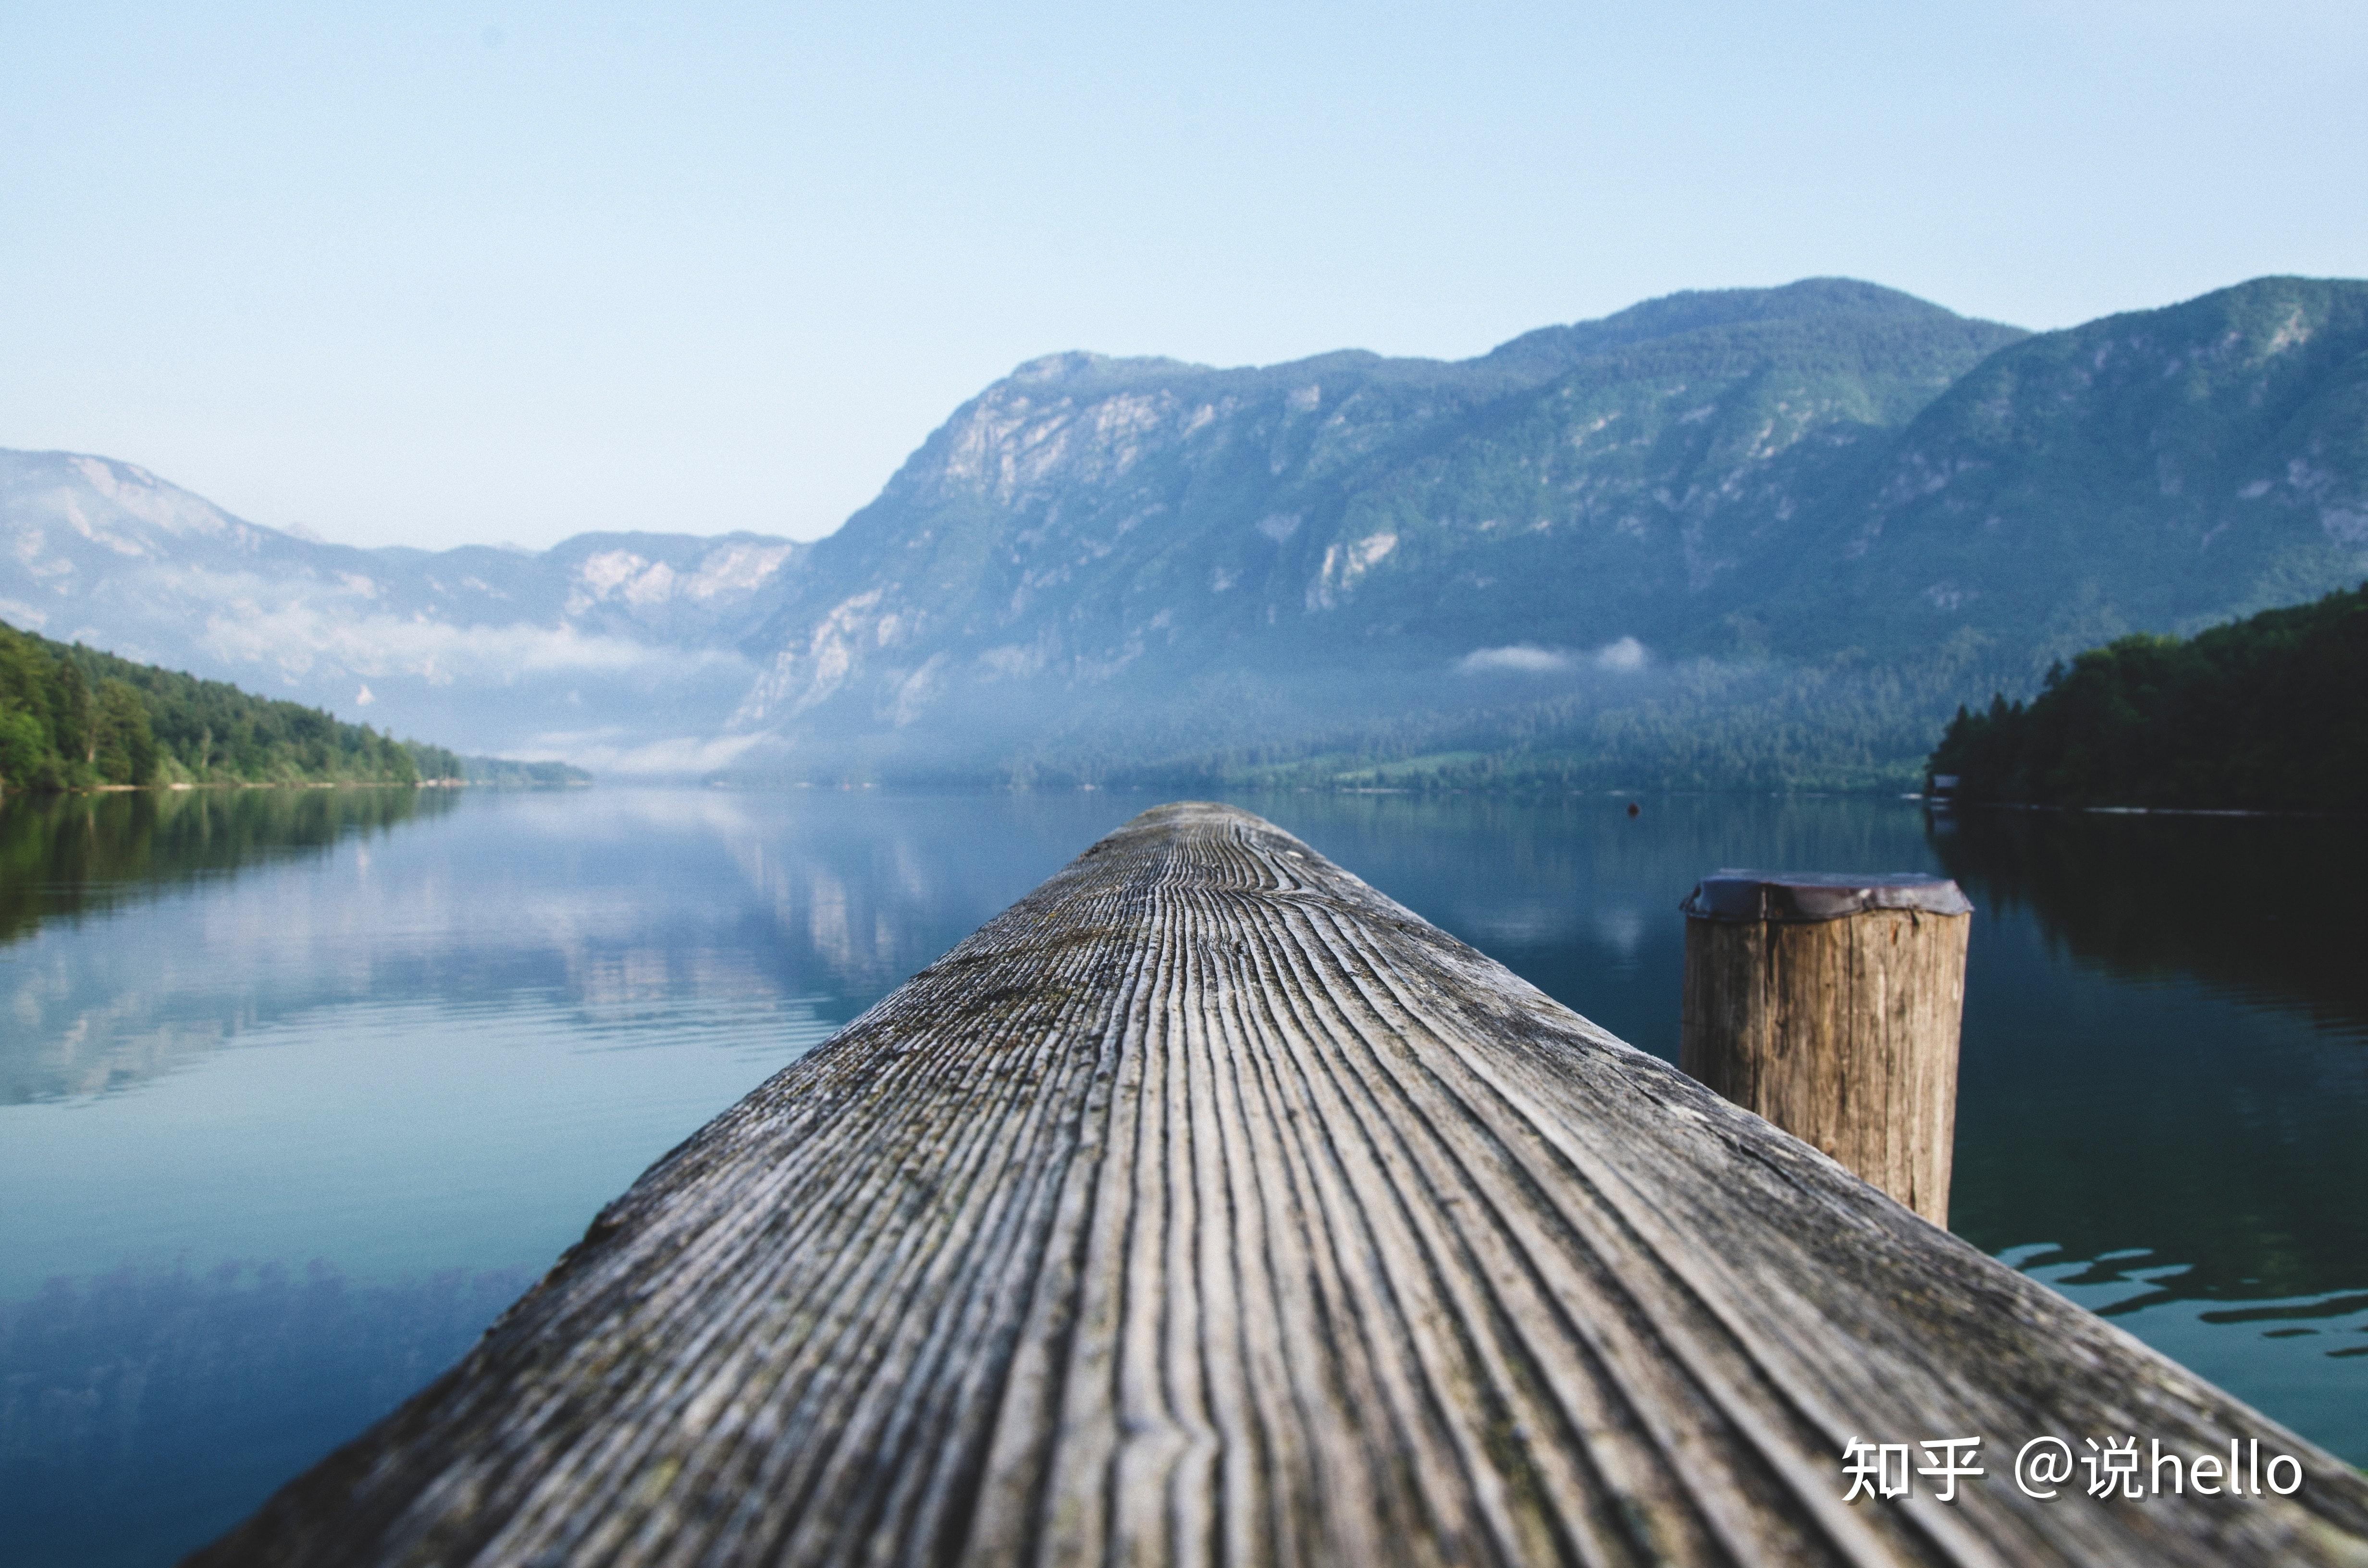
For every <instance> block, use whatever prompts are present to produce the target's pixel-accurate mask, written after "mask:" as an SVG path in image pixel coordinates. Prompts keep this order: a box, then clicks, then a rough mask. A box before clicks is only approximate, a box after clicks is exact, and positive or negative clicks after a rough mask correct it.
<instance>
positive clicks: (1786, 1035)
mask: <svg viewBox="0 0 2368 1568" xmlns="http://www.w3.org/2000/svg"><path fill="white" fill-rule="evenodd" d="M1679 908H1680V909H1682V910H1683V911H1684V912H1685V915H1686V971H1685V990H1684V996H1683V1001H1682V1004H1681V1006H1680V1011H1679V1027H1678V1062H1679V1066H1680V1067H1682V1068H1683V1069H1684V1070H1685V1071H1686V1072H1687V1073H1688V1074H1691V1075H1692V1076H1693V1077H1695V1078H1696V1079H1699V1080H1700V1081H1701V1082H1702V1084H1704V1085H1708V1086H1709V1087H1710V1088H1712V1089H1714V1090H1716V1091H1717V1092H1718V1093H1719V1094H1721V1095H1723V1096H1725V1097H1726V1098H1728V1099H1730V1100H1732V1101H1734V1102H1735V1103H1736V1104H1737V1105H1739V1106H1742V1107H1743V1108H1746V1109H1747V1110H1751V1111H1756V1112H1758V1113H1759V1115H1761V1116H1764V1117H1766V1118H1767V1119H1769V1120H1770V1121H1772V1122H1774V1123H1775V1124H1776V1125H1777V1126H1779V1127H1782V1129H1784V1131H1787V1132H1790V1133H1792V1134H1793V1136H1794V1137H1796V1138H1799V1139H1802V1140H1803V1141H1804V1142H1808V1143H1811V1144H1814V1145H1815V1146H1816V1147H1817V1148H1818V1149H1820V1150H1822V1151H1823V1152H1825V1153H1827V1154H1830V1155H1831V1156H1833V1157H1834V1158H1835V1159H1837V1160H1839V1161H1840V1162H1841V1163H1842V1164H1843V1165H1847V1166H1849V1167H1850V1169H1851V1170H1853V1171H1855V1172H1857V1173H1858V1174H1859V1175H1860V1176H1863V1177H1865V1178H1866V1179H1867V1180H1868V1181H1870V1182H1873V1184H1874V1185H1875V1186H1877V1187H1881V1188H1882V1189H1883V1190H1884V1191H1885V1192H1887V1193H1889V1194H1890V1195H1891V1196H1892V1197H1894V1198H1896V1199H1898V1200H1899V1201H1900V1202H1902V1203H1904V1204H1906V1205H1907V1207H1908V1208H1910V1209H1912V1210H1915V1211H1916V1212H1917V1213H1918V1214H1920V1215H1922V1216H1923V1217H1924V1218H1925V1219H1927V1220H1930V1221H1932V1222H1933V1223H1934V1224H1936V1225H1946V1224H1947V1223H1948V1222H1949V1168H1950V1158H1951V1154H1952V1149H1953V1145H1954V1142H1955V1134H1956V1117H1957V1033H1958V1024H1959V1020H1960V1018H1961V1017H1962V1015H1963V1013H1964V997H1965V942H1966V937H1967V936H1968V934H1969V932H1970V930H1971V927H1972V925H1973V922H1972V919H1971V916H1972V915H1973V908H1974V906H1973V904H1972V903H1969V902H1967V900H1966V898H1965V895H1964V892H1962V891H1960V890H1959V888H1958V887H1957V884H1956V883H1954V882H1952V881H1949V880H1948V879H1947V878H1945V877H1931V876H1923V875H1916V874H1901V875H1884V876H1863V875H1855V874H1850V873H1834V872H1804V873H1794V872H1781V873H1780V872H1764V871H1734V870H1723V871H1720V872H1719V873H1718V874H1717V875H1715V876H1710V877H1704V878H1703V879H1702V881H1701V882H1700V883H1699V884H1697V885H1696V887H1695V888H1694V891H1693V892H1692V894H1691V896H1689V897H1688V898H1687V899H1686V901H1685V903H1682V904H1680V905H1679Z"/></svg>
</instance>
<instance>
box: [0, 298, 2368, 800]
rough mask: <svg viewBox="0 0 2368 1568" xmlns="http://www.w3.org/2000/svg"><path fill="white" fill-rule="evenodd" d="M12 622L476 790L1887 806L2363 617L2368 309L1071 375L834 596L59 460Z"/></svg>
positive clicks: (1893, 313)
mask: <svg viewBox="0 0 2368 1568" xmlns="http://www.w3.org/2000/svg"><path fill="white" fill-rule="evenodd" d="M127 498H128V499H127ZM0 529H5V530H7V531H10V532H12V533H13V535H14V540H15V544H16V548H15V550H14V551H13V552H12V554H11V555H10V557H9V558H8V559H6V560H5V561H0V619H6V618H8V617H10V616H11V615H14V616H16V617H17V618H19V619H30V620H31V621H32V623H33V624H35V625H37V626H38V627H39V628H40V630H42V631H46V632H47V633H48V634H49V635H51V636H53V637H73V636H83V637H85V638H86V639H87V640H89V641H92V642H98V643H101V644H103V645H107V646H112V647H117V648H119V649H120V650H122V651H125V652H129V653H136V655H137V656H139V657H142V658H148V659H156V660H161V661H163V662H167V663H170V662H173V661H175V660H176V659H183V660H186V661H188V663H190V665H191V666H192V667H194V668H198V669H199V670H200V671H201V672H202V673H205V674H209V675H218V676H226V677H228V678H233V679H237V680H241V681H243V682H245V683H246V684H248V685H250V686H255V687H258V688H260V689H267V690H274V691H279V692H286V693H287V694H290V695H299V694H301V695H303V696H305V697H306V698H307V699H308V700H319V701H324V702H328V703H329V704H330V705H332V706H334V707H336V709H337V710H339V711H340V712H341V713H344V714H345V715H346V716H347V717H357V716H365V717H372V718H380V719H381V721H382V720H383V719H384V718H392V717H394V716H396V715H397V713H398V711H399V714H400V718H401V722H402V724H403V726H404V728H405V729H406V730H407V731H408V732H409V733H417V734H421V735H426V736H431V737H433V738H435V739H437V740H438V741H443V742H446V743H448V744H459V745H463V746H467V747H471V748H472V749H486V750H495V749H504V750H511V751H520V750H529V749H537V748H539V749H541V750H543V751H547V752H552V753H556V754H558V755H563V756H572V757H575V759H577V760H584V761H590V762H592V763H594V764H595V765H596V766H597V765H598V764H599V763H600V762H602V761H604V760H606V759H607V756H612V755H613V754H614V753H615V752H616V751H617V750H618V749H620V747H622V746H624V745H626V744H641V745H643V746H644V747H645V748H648V749H644V751H643V754H642V755H643V758H644V759H645V760H647V759H660V760H663V759H667V758H671V759H675V760H677V761H679V762H680V763H682V764H684V765H686V766H689V765H692V764H700V763H712V762H720V761H723V760H724V759H726V758H732V759H736V760H735V762H734V766H735V767H738V768H740V769H741V770H743V771H748V772H755V773H764V774H770V775H773V776H779V777H794V778H814V779H817V780H822V779H829V778H839V777H845V776H849V775H861V776H865V777H890V778H893V777H926V776H952V777H961V778H1029V777H1036V778H1080V779H1093V778H1105V779H1123V778H1138V779H1144V780H1149V779H1151V778H1158V779H1161V780H1163V781H1169V782H1179V781H1188V780H1190V778H1197V777H1206V776H1211V775H1224V776H1232V777H1240V776H1243V775H1244V774H1246V773H1247V774H1262V775H1263V776H1266V777H1269V778H1281V779H1291V778H1304V779H1309V780H1315V779H1330V778H1338V777H1340V776H1341V775H1342V774H1344V773H1347V774H1350V775H1354V776H1360V777H1365V778H1372V779H1376V780H1389V779H1392V778H1400V779H1409V780H1411V779H1429V780H1433V781H1450V782H1453V781H1468V782H1484V781H1487V780H1492V779H1494V780H1504V779H1507V778H1529V779H1531V780H1534V781H1538V782H1543V783H1556V782H1559V783H1564V784H1570V785H1582V784H1588V783H1635V784H1644V783H1652V782H1662V783H1696V784H1721V783H1727V784H1734V783H1751V784H1782V783H1792V784H1803V783H1833V784H1860V785H1863V784H1870V783H1876V782H1880V781H1883V780H1886V779H1894V778H1898V779H1905V778H1909V777H1912V776H1913V775H1914V773H1915V770H1916V767H1917V765H1918V762H1919V761H1920V759H1921V758H1922V756H1924V754H1925V753H1926V752H1927V751H1928V750H1929V749H1930V745H1931V744H1932V741H1933V739H1934V738H1935V736H1936V735H1937V734H1938V733H1939V729H1940V726H1941V722H1943V721H1944V720H1945V719H1946V717H1947V715H1948V714H1949V713H1950V712H1951V711H1952V710H1953V709H1954V708H1955V706H1956V704H1957V703H1958V702H1959V701H1962V700H1973V701H1986V700H1987V698H1988V696H1989V693H1990V692H1991V691H1992V690H1993V689H1998V688H2001V687H2002V688H2005V689H2007V690H2009V692H2014V693H2021V692H2026V691H2028V690H2031V689H2032V688H2034V687H2036V685H2037V682H2038V679H2039V677H2040V676H2041V675H2042V674H2043V673H2044V669H2045V668H2046V666H2047V665H2048V663H2049V662H2050V661H2051V660H2053V659H2055V658H2056V657H2060V656H2063V655H2066V654H2068V653H2072V652H2075V651H2077V650H2078V649H2080V648H2083V647H2087V646H2090V645H2092V644H2094V643H2097V642H2102V641H2105V640H2107V639H2108V638H2110V637H2112V636H2114V635H2117V634H2120V633H2122V632H2124V631H2135V630H2158V631H2192V630H2195V629H2197V628H2198V627H2200V626H2202V625H2204V624H2208V623H2210V622H2212V621H2214V620H2217V619H2226V618H2228V617H2231V616H2234V615H2237V614H2242V613H2247V612H2249V611H2251V610H2254V609H2258V608H2263V607H2265V606H2271V605H2278V604H2287V603H2294V602H2299V601H2301V600H2304V599H2307V598H2311V597H2317V595H2319V594H2322V593H2325V592H2327V591H2328V590H2329V589H2332V588H2335V587H2339V586H2345V585H2350V584H2351V583H2354V582H2356V581H2358V580H2359V579H2360V578H2361V577H2362V576H2363V575H2368V284H2362V283H2359V282H2342V281H2335V282H2327V281H2310V280H2305V279H2294V278H2265V279H2260V280H2258V281H2256V282H2252V283H2248V284H2244V285H2241V286H2239V287H2237V288H2235V289H2230V290H2223V291H2221V292H2219V293H2215V294H2213V295H2209V296H2206V297H2205V298H2203V299H2201V300H2196V301H2190V302H2189V303H2186V304H2183V305H2179V306H2175V307H2171V308H2169V309H2166V310H2159V311H2150V312H2136V313H2133V314H2130V315H2123V316H2115V317H2112V318H2109V319H2107V320H2104V321H2100V322H2095V323H2091V324H2088V325H2085V326H2082V327H2078V328H2075V329H2072V330H2069V331H2066V332H2056V333H2047V334H2043V335H2026V334H2023V333H2021V332H2020V331H2018V330H2017V329H2015V328H2012V327H2007V326H2000V325H1998V324H1993V323H1987V322H1979V321H1970V320H1967V319H1964V318H1963V317H1959V316H1956V315H1953V314H1952V313H1951V312H1947V311H1944V310H1942V309H1941V308H1939V307H1937V306H1934V305H1930V304H1928V303H1925V302H1924V301H1918V300H1916V299H1912V298H1910V297H1909V296H1907V295H1905V294H1901V293H1897V292H1896V291H1894V290H1885V289H1880V288H1876V287H1873V285H1869V284H1864V283H1856V282H1850V281H1848V280H1842V279H1830V278H1820V279H1811V280H1808V281H1805V282H1801V283H1796V284H1793V285H1791V286H1789V287H1786V288H1782V289H1771V290H1724V291H1718V292H1708V293H1690V294H1679V295H1673V296H1671V297H1669V298H1668V299H1663V300H1656V301H1650V302H1647V303H1645V304H1642V305H1638V306H1636V307H1634V309H1632V310H1628V311H1623V312H1620V313H1619V314H1617V315H1613V316H1610V317H1607V318H1605V319H1603V320H1601V321H1596V322H1585V323H1580V324H1576V325H1568V326H1556V327H1548V328H1545V329H1543V330H1541V331H1538V332H1533V333H1530V334H1528V335H1523V336H1521V337H1518V338H1515V339H1514V340H1512V341H1511V342H1509V343H1507V344H1505V345H1503V346H1502V347H1498V348H1497V349H1496V350H1494V351H1493V352H1491V353H1489V354H1486V355H1483V356H1481V357H1479V358H1474V359H1469V360H1463V361H1460V362H1454V363H1447V362H1441V361H1436V360H1421V359H1387V358H1380V357H1378V356H1375V355H1372V354H1365V353H1359V352H1342V353H1337V354H1329V355H1325V356H1321V357H1319V358H1314V359H1307V360H1303V361H1300V362H1298V363H1295V364H1290V365H1281V366H1272V367H1266V368H1260V369H1211V368H1208V367H1205V366H1198V365H1189V364H1183V363H1180V362H1178V361H1175V360H1167V359H1110V358H1101V357H1099V356H1096V355H1090V354H1063V355H1054V356H1051V357H1049V358H1042V359H1038V360H1034V361H1031V362H1030V363H1029V364H1026V365H1023V366H1021V367H1020V368H1019V369H1018V370H1016V371H1014V372H1013V373H1012V374H1011V375H1010V376H1008V377H1007V378H1005V379H1004V380H1002V381H997V382H996V383H995V384H994V385H993V386H990V387H988V388H987V389H986V390H985V392H981V393H980V394H979V395H978V396H977V397H975V398H973V399H972V400H971V401H970V402H969V403H964V404H963V405H962V407H961V408H959V409H957V410H956V411H955V413H954V415H953V416H952V417H951V419H949V420H948V421H947V423H946V424H945V425H944V426H941V427H940V428H939V429H938V430H937V431H936V432H934V433H933V434H931V435H930V436H929V437H928V439H927V440H926V441H924V442H923V443H922V444H921V446H920V448H919V449H917V450H916V452H915V453H914V454H913V456H912V457H911V458H910V459H908V460H906V462H905V464H904V466H903V467H902V468H901V469H900V470H899V471H898V472H896V474H895V475H894V477H893V478H891V479H890V480H889V482H888V483H887V485H886V486H885V488H884V489H883V490H882V493H881V494H880V496H879V498H878V499H877V500H875V501H874V502H873V503H872V504H871V506H867V507H865V508H863V509H862V510H861V511H860V512H858V513H857V514H856V515H855V516H854V517H851V518H850V519H848V523H847V525H846V526H845V527H844V528H841V529H840V530H839V531H838V532H837V533H836V534H834V535H832V536H831V537H829V538H828V539H825V540H821V541H819V542H817V543H815V544H814V545H813V546H811V547H796V546H791V545H788V544H785V543H784V542H782V541H780V540H762V539H757V538H754V537H752V536H745V535H744V536H733V537H731V538H729V539H725V540H698V539H690V538H686V537H683V536H678V535H677V536H665V535H632V536H587V537H586V538H585V539H581V540H571V541H569V542H568V543H567V544H565V545H563V546H561V547H559V548H557V549H555V550H552V551H548V552H545V553H544V554H541V555H532V556H529V555H521V554H516V553H511V552H506V551H495V550H470V551H447V552H444V553H442V554H438V555H433V556H430V555H426V554H421V553H418V552H412V551H340V550H337V549H336V548H335V547H330V546H322V545H313V544H307V543H305V542H303V541H302V540H295V539H293V538H291V537H290V536H287V535H284V534H274V533H272V532H271V531H270V530H268V529H259V528H253V527H252V526H251V525H246V524H241V523H238V522H236V521H235V519H231V518H227V517H222V514H220V513H219V512H217V511H215V510H214V509H213V508H211V507H210V506H206V505H205V504H204V503H202V502H199V501H198V500H197V499H196V498H195V497H191V496H188V495H186V494H182V493H180V492H177V491H173V490H172V489H171V487H169V486H165V485H161V484H159V483H157V482H155V481H154V480H153V479H150V478H149V477H148V476H146V475H145V474H142V473H140V472H139V471H136V470H131V469H127V468H124V467H122V466H120V465H113V464H108V463H105V462H102V461H100V460H92V459H72V458H65V457H62V456H56V455H18V456H15V457H11V458H6V459H5V460H0ZM28 608H29V609H31V610H35V611H38V612H39V613H38V614H35V615H31V616H29V617H28V614H27V612H28ZM262 672H268V673H269V674H270V675H271V676H274V677H275V678H276V680H277V682H278V684H274V680H268V679H265V678H263V674H262ZM306 682H312V683H314V684H313V685H309V686H308V685H304V684H303V683H306ZM365 685H367V686H368V687H369V688H370V691H371V693H372V694H373V697H374V699H376V701H377V702H378V703H379V704H382V705H383V706H382V707H375V708H373V709H372V710H370V713H369V714H360V713H359V711H358V710H357V708H356V706H355V704H356V702H357V699H358V696H359V690H360V688H361V687H363V686H365ZM398 693H399V694H400V701H401V702H402V704H403V707H402V708H401V709H400V710H398V708H397V695H396V694H398ZM439 704H440V705H441V706H440V707H439V706H438V705H439ZM669 737H670V738H672V739H673V741H674V742H675V744H672V745H671V747H668V746H656V747H650V746H649V743H652V742H655V741H658V740H661V739H666V738H669ZM604 748H606V749H605V753H604Z"/></svg>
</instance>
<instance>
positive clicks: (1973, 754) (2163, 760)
mask: <svg viewBox="0 0 2368 1568" xmlns="http://www.w3.org/2000/svg"><path fill="white" fill-rule="evenodd" d="M1930 771H1931V773H1932V775H1933V777H1934V781H1935V787H1936V788H1938V789H1940V790H1941V791H1942V792H1945V793H1947V794H1950V795H1952V796H1953V797H1954V798H1955V799H1957V800H1961V801H1980V802H1990V803H1998V804H2015V805H2035V806H2086V807H2138V808H2146V809H2149V810H2157V811H2257V812H2357V811H2361V810H2368V585H2362V586H2361V587H2359V588H2353V589H2348V590H2339V591H2337V592H2335V593H2332V594H2329V595H2328V596H2327V597H2325V598H2322V599H2317V600H2315V601H2313V602H2311V603H2309V604H2305V605H2297V606H2294V608H2289V609H2272V610H2264V611H2262V612H2261V613H2260V614H2259V615H2256V616H2253V617H2251V618H2249V619H2245V620H2239V621H2232V622H2230V623H2229V624H2227V625H2226V626H2216V627H2214V628H2212V629H2211V630H2210V631H2203V632H2200V633H2198V634H2197V635H2195V636H2194V637H2192V638H2179V637H2159V636H2153V635H2149V634H2146V633H2139V634H2137V635H2135V636H2130V637H2123V638H2121V639H2119V640H2117V641H2115V642H2109V643H2107V644H2106V645H2105V646H2103V647H2101V648H2093V649H2090V650H2089V652H2087V653H2082V654H2080V655H2079V656H2078V657H2077V658H2075V659H2074V660H2073V661H2072V662H2071V663H2070V664H2069V665H2062V664H2059V665H2056V666H2055V668H2054V669H2052V670H2050V671H2049V672H2048V675H2047V678H2046V683H2045V685H2044V687H2043V688H2042V689H2041V691H2040V692H2039V694H2038V695H2037V696H2036V697H2034V698H2032V699H2031V700H2030V701H2028V702H2009V701H2008V700H2007V699H2005V698H2004V697H2003V696H2000V697H1997V698H1994V699H1992V700H1991V702H1990V705H1989V707H1988V708H1987V709H1985V710H1980V711H1975V710H1968V709H1965V708H1962V707H1961V708H1959V709H1958V710H1957V716H1956V718H1955V719H1953V720H1952V722H1950V725H1949V728H1948V731H1947V733H1945V734H1943V735H1942V736H1941V744H1940V745H1939V746H1937V747H1936V748H1934V750H1933V752H1932V756H1931V761H1930Z"/></svg>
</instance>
